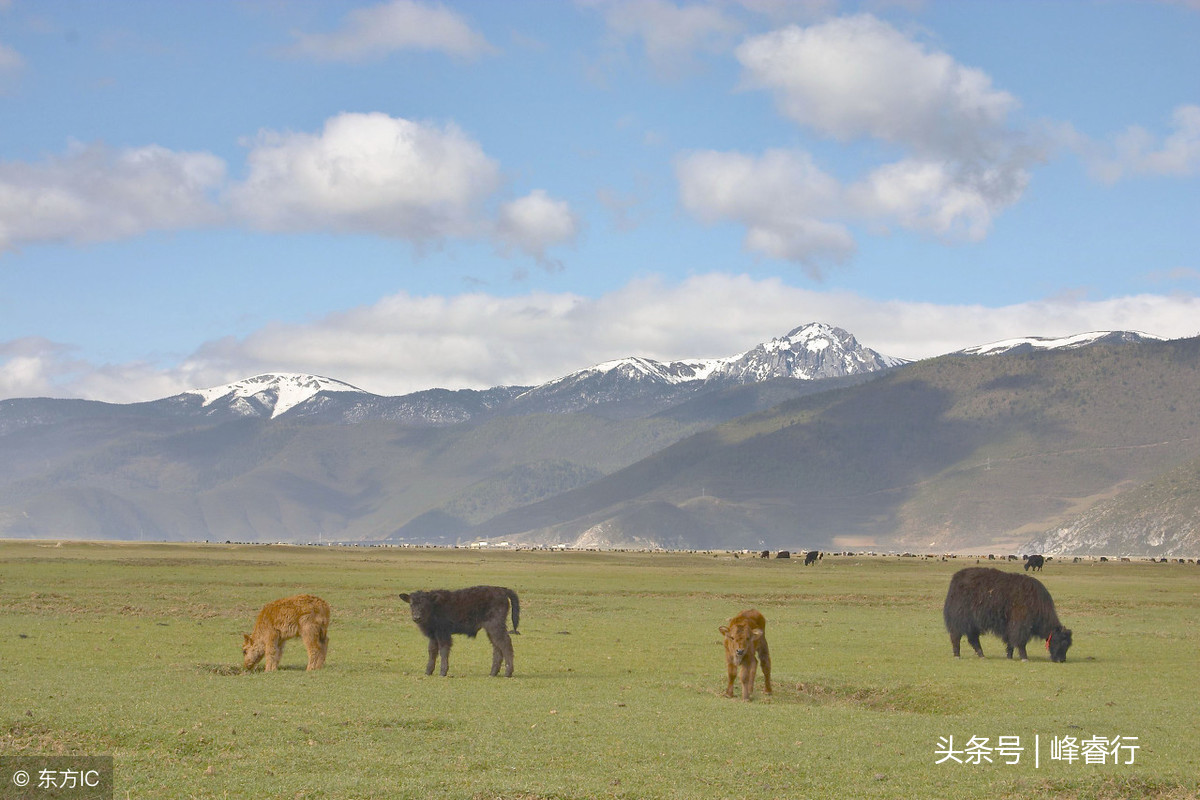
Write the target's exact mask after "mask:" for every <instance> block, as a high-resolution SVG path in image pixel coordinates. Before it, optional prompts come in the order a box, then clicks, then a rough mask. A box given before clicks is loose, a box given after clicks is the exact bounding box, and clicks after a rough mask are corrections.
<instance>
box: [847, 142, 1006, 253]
mask: <svg viewBox="0 0 1200 800" xmlns="http://www.w3.org/2000/svg"><path fill="white" fill-rule="evenodd" d="M1028 182H1029V174H1028V172H1026V171H1025V170H1006V169H1003V168H998V167H991V168H985V169H982V170H979V171H977V172H975V173H969V172H968V173H965V174H964V173H963V172H961V171H960V170H959V169H958V168H957V167H955V166H954V165H951V164H947V163H945V162H939V161H921V160H914V159H905V160H903V161H898V162H896V163H894V164H885V165H884V166H882V167H879V168H878V169H876V170H873V171H872V172H871V174H870V175H868V176H867V177H866V179H865V180H863V181H861V182H859V183H858V184H856V185H855V186H853V187H851V188H850V190H849V195H850V197H851V198H853V205H854V207H855V209H856V212H857V213H858V214H860V215H861V216H863V217H865V218H873V219H879V220H884V221H886V220H888V219H894V220H895V221H896V222H898V223H899V224H900V225H902V226H904V227H905V228H909V229H911V230H924V231H928V232H930V233H933V234H936V235H938V236H943V237H952V238H963V239H968V240H971V241H979V240H981V239H983V238H984V237H986V236H987V233H988V231H989V230H990V228H991V222H992V218H993V217H994V216H995V215H996V214H997V213H999V212H1000V211H1001V210H1003V209H1004V208H1006V207H1007V206H1009V205H1011V204H1012V203H1015V202H1016V201H1017V200H1018V199H1019V198H1020V196H1021V194H1022V193H1023V192H1024V191H1025V187H1026V185H1027V184H1028Z"/></svg>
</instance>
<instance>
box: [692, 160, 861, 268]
mask: <svg viewBox="0 0 1200 800" xmlns="http://www.w3.org/2000/svg"><path fill="white" fill-rule="evenodd" d="M675 174H676V178H677V179H678V182H679V195H680V201H681V202H682V203H683V207H684V208H685V209H687V210H688V211H689V212H691V213H692V214H693V215H694V216H696V217H697V218H698V219H700V220H701V221H702V222H706V223H709V224H713V223H717V222H721V221H724V220H733V221H736V222H739V223H741V224H742V225H744V226H745V227H746V238H745V241H744V245H745V247H746V249H747V250H750V251H753V252H757V253H761V254H764V255H767V256H769V257H771V258H780V259H787V260H791V261H796V262H799V263H802V264H804V265H805V266H806V267H807V268H808V270H809V271H810V273H811V274H813V275H817V274H819V272H820V264H821V263H822V262H824V261H842V260H844V259H846V258H847V257H848V256H849V255H851V254H852V253H853V252H854V240H853V237H852V236H851V235H850V233H849V231H848V230H847V229H846V228H845V227H844V226H843V225H841V224H838V223H833V222H828V221H825V220H822V219H819V217H822V216H824V217H826V218H828V216H829V215H831V214H832V215H837V214H838V213H840V212H841V206H842V200H843V197H842V196H843V192H842V188H841V186H840V185H839V184H838V182H837V180H835V179H834V178H832V177H831V176H829V175H827V174H825V173H824V172H822V171H821V170H820V169H819V168H818V167H817V166H816V164H815V163H814V162H813V160H812V158H811V156H809V155H808V154H807V153H803V152H798V151H789V150H769V151H767V152H766V153H764V154H763V155H762V156H761V157H755V156H751V155H746V154H744V153H724V152H717V151H712V150H705V151H698V152H693V153H686V154H684V155H682V156H680V157H679V158H678V159H677V160H676V162H675Z"/></svg>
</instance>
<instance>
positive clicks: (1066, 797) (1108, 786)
mask: <svg viewBox="0 0 1200 800" xmlns="http://www.w3.org/2000/svg"><path fill="white" fill-rule="evenodd" d="M998 797H999V798H1000V800H1017V799H1018V798H1020V800H1028V798H1030V797H1053V798H1055V800H1200V783H1192V784H1191V785H1190V786H1188V785H1185V784H1182V783H1171V782H1166V781H1156V780H1148V779H1146V778H1140V777H1131V778H1105V779H1103V780H1099V781H1089V782H1087V783H1079V782H1076V781H1070V780H1043V781H1036V782H1034V781H1020V782H1018V785H1016V787H1015V788H1014V791H1011V792H1008V793H1005V794H1001V795H999V796H998Z"/></svg>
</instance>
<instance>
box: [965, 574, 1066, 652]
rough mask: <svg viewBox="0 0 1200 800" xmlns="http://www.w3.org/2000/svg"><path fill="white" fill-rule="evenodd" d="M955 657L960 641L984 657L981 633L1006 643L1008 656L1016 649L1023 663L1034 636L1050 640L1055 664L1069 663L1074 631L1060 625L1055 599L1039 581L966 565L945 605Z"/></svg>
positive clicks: (1048, 643) (1050, 648) (1048, 647)
mask: <svg viewBox="0 0 1200 800" xmlns="http://www.w3.org/2000/svg"><path fill="white" fill-rule="evenodd" d="M942 617H943V619H945V621H946V630H947V631H948V632H949V633H950V644H951V646H952V647H953V649H954V657H955V658H958V657H959V644H960V643H961V641H962V637H964V636H966V637H967V643H968V644H970V645H971V647H973V648H974V649H975V654H976V655H977V656H979V657H980V658H983V648H981V647H980V646H979V635H980V634H981V633H994V634H996V635H997V636H999V637H1000V638H1001V639H1003V640H1004V644H1005V648H1006V650H1007V653H1008V657H1009V658H1012V657H1013V649H1014V648H1015V649H1016V650H1017V652H1018V654H1019V655H1020V656H1021V660H1022V661H1026V660H1028V656H1027V655H1026V653H1025V645H1026V644H1028V643H1029V640H1030V639H1032V638H1033V637H1034V636H1036V637H1038V638H1039V639H1045V640H1046V649H1047V650H1049V651H1050V660H1051V661H1060V662H1061V661H1066V660H1067V648H1068V647H1070V646H1071V631H1070V630H1069V629H1067V628H1064V627H1063V626H1062V623H1061V622H1059V621H1058V614H1057V613H1055V611H1054V600H1052V599H1051V597H1050V592H1048V591H1046V587H1045V586H1043V585H1042V583H1041V581H1039V580H1038V579H1037V578H1031V577H1029V576H1028V575H1024V574H1021V573H1017V572H1004V571H1002V570H998V569H992V568H991V567H968V568H966V569H961V570H959V571H958V572H956V573H954V577H953V578H951V579H950V590H949V591H948V592H947V593H946V604H945V606H944V607H943V608H942Z"/></svg>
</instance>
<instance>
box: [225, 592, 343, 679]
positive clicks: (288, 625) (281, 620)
mask: <svg viewBox="0 0 1200 800" xmlns="http://www.w3.org/2000/svg"><path fill="white" fill-rule="evenodd" d="M328 629H329V603H326V602H325V601H324V600H322V599H321V598H319V597H316V596H314V595H311V594H298V595H296V596H295V597H283V598H280V599H279V600H273V601H271V602H270V603H267V604H266V605H265V606H263V608H262V611H260V612H258V618H257V619H256V620H255V621H254V631H253V632H252V633H247V634H243V636H242V638H243V643H242V666H243V667H244V668H245V669H247V670H251V669H254V667H255V665H256V664H258V662H259V661H262V659H263V656H266V658H267V663H266V665H265V666H264V667H263V668H264V669H265V670H266V671H267V672H274V671H275V670H276V669H278V668H279V659H281V658H282V657H283V643H284V642H285V641H287V640H288V639H294V638H296V637H297V636H299V637H300V638H301V639H302V640H303V641H304V647H305V648H306V649H307V650H308V669H310V670H314V669H320V668H321V667H323V666H324V665H325V655H326V653H328V652H329V636H328Z"/></svg>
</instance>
